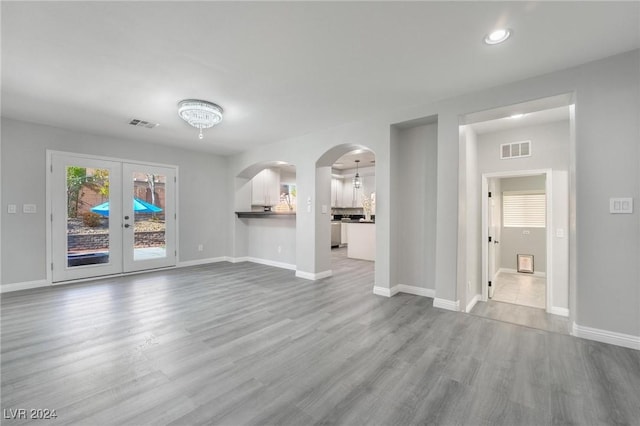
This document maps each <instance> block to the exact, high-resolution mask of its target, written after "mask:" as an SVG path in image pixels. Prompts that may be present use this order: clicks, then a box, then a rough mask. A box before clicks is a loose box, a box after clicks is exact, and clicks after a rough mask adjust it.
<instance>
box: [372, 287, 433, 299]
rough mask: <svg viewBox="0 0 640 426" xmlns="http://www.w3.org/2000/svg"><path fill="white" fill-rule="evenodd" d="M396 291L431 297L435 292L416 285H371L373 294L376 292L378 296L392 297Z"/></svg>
mask: <svg viewBox="0 0 640 426" xmlns="http://www.w3.org/2000/svg"><path fill="white" fill-rule="evenodd" d="M398 293H407V294H413V295H416V296H424V297H431V298H433V297H435V293H436V292H435V290H433V289H431V288H423V287H416V286H412V285H406V284H398V285H394V286H393V287H391V288H386V287H373V294H376V295H378V296H384V297H392V296H395V295H396V294H398Z"/></svg>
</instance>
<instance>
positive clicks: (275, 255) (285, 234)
mask: <svg viewBox="0 0 640 426" xmlns="http://www.w3.org/2000/svg"><path fill="white" fill-rule="evenodd" d="M241 221H242V222H245V223H246V225H247V232H246V236H247V249H248V250H247V254H248V256H249V257H250V258H253V259H256V260H259V261H267V262H275V263H281V264H285V265H287V266H290V267H295V264H296V220H295V218H286V219H282V218H277V219H241ZM283 266H284V265H283Z"/></svg>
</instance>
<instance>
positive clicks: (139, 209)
mask: <svg viewBox="0 0 640 426" xmlns="http://www.w3.org/2000/svg"><path fill="white" fill-rule="evenodd" d="M91 211H92V212H94V213H98V214H101V215H102V216H109V202H108V201H107V202H106V203H102V204H98V205H97V206H95V207H92V208H91ZM133 211H134V212H136V213H159V212H161V211H162V209H161V208H160V207H158V206H154V205H153V204H151V203H147V202H146V201H142V200H141V199H139V198H134V199H133Z"/></svg>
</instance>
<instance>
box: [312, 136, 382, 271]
mask: <svg viewBox="0 0 640 426" xmlns="http://www.w3.org/2000/svg"><path fill="white" fill-rule="evenodd" d="M316 191H317V193H318V199H319V200H320V201H319V203H321V204H322V208H321V214H320V215H319V217H317V218H318V219H319V224H318V231H319V232H317V234H316V235H317V238H318V242H319V244H320V247H321V250H322V252H324V251H325V250H326V255H323V254H322V253H320V255H321V256H322V257H324V256H326V262H327V266H329V268H330V270H331V271H332V274H334V273H336V272H337V273H340V271H348V270H351V269H353V268H355V267H362V268H373V262H375V256H376V227H375V214H376V181H375V153H374V152H373V151H372V150H370V149H368V148H367V147H364V146H360V145H351V144H345V145H339V146H336V147H334V148H332V149H330V150H329V151H327V152H326V153H325V154H324V155H323V156H322V157H321V158H320V159H319V160H318V161H317V162H316ZM327 197H328V198H327ZM326 200H328V201H329V204H328V206H327V205H326V204H325V201H326ZM329 208H330V214H328V215H327V214H324V212H326V211H327V210H328V209H329ZM323 229H328V230H329V232H328V233H327V234H326V235H327V236H326V237H325V236H324V235H323V234H324V233H323V232H322V230H323ZM327 237H328V238H327ZM325 247H326V248H325ZM356 262H360V263H358V264H357V265H359V266H357V265H356Z"/></svg>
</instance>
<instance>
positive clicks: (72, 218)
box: [51, 154, 122, 282]
mask: <svg viewBox="0 0 640 426" xmlns="http://www.w3.org/2000/svg"><path fill="white" fill-rule="evenodd" d="M51 173H52V175H53V176H52V190H53V197H52V200H53V201H52V224H53V228H52V260H53V271H52V272H53V274H52V280H53V282H58V281H67V280H73V279H79V278H87V277H92V276H98V275H108V274H113V273H118V272H121V271H122V254H121V249H122V239H121V230H120V221H119V216H120V203H119V202H116V203H115V205H114V203H113V202H112V201H113V200H114V199H118V198H120V187H121V184H120V176H121V167H120V163H118V162H112V161H102V160H95V159H90V158H83V157H73V156H67V155H58V154H55V155H53V156H52V171H51ZM114 213H115V220H113V219H112V218H113V214H114Z"/></svg>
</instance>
